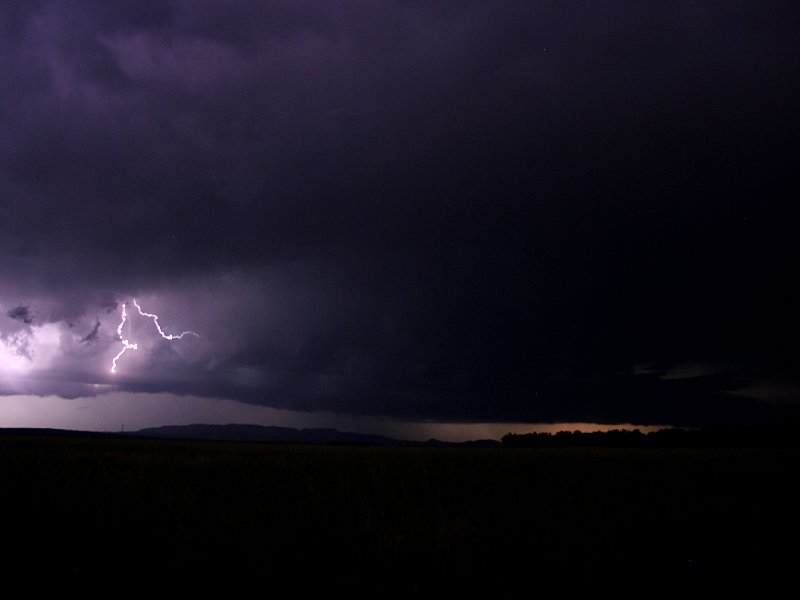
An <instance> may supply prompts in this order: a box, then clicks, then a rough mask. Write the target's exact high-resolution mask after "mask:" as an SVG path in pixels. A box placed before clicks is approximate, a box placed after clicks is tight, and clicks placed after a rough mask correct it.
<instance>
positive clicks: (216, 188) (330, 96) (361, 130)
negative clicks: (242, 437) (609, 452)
mask: <svg viewBox="0 0 800 600" xmlns="http://www.w3.org/2000/svg"><path fill="white" fill-rule="evenodd" d="M798 31H800V8H798V7H797V3H796V2H795V1H793V0H787V1H768V0H759V1H752V2H745V1H733V0H720V1H716V2H714V1H702V0H687V1H685V2H681V1H674V2H664V1H661V0H659V1H647V0H630V1H621V0H609V1H604V2H596V1H592V0H585V1H555V0H553V1H539V0H531V1H527V2H518V1H517V2H511V1H509V2H504V1H501V0H486V1H456V0H453V1H444V0H443V1H436V2H431V1H428V0H424V1H423V0H419V1H414V0H383V1H366V0H364V1H349V2H320V1H317V0H313V1H298V0H292V1H289V0H286V1H282V2H277V1H270V2H263V1H255V0H253V1H246V0H242V1H237V2H226V3H220V2H198V1H194V0H192V1H189V0H186V1H183V2H179V1H175V2H163V1H152V2H143V1H141V0H135V1H130V2H121V1H115V2H106V1H102V0H97V1H96V2H90V1H85V2H79V1H75V2H69V1H65V2H13V1H8V2H3V3H2V6H0V427H2V426H11V425H21V424H24V425H27V426H37V425H41V426H48V425H50V424H52V423H53V421H52V420H51V416H52V415H53V414H54V412H57V411H59V410H68V411H72V412H71V413H70V414H72V415H73V416H72V417H70V419H72V420H71V421H69V423H68V424H69V425H70V426H72V427H74V428H101V429H102V428H108V429H114V428H117V427H119V425H120V424H121V423H125V422H129V423H136V422H137V420H136V414H137V411H142V410H145V409H144V408H143V407H148V408H147V410H148V411H150V412H149V413H148V414H149V415H150V416H149V417H148V418H149V419H150V421H149V422H148V424H168V423H175V422H198V421H203V420H205V419H204V417H207V416H208V414H207V413H200V412H193V410H199V408H197V407H199V406H201V405H202V406H204V407H206V408H205V409H204V410H215V409H214V408H213V407H218V408H217V409H216V412H215V415H216V416H215V419H216V420H217V421H218V422H228V421H232V422H241V421H242V420H243V419H247V418H255V417H252V414H255V413H252V411H253V410H256V409H258V407H267V408H265V409H264V410H265V411H266V410H270V411H272V410H273V409H278V410H277V411H275V412H274V414H276V415H277V414H283V415H284V416H285V415H288V414H292V415H295V417H294V418H296V419H297V420H296V421H294V423H295V424H303V423H312V420H306V421H303V415H306V416H307V417H308V418H309V419H311V417H313V424H315V425H322V424H325V423H328V424H331V425H334V426H338V427H340V428H344V429H347V427H345V426H343V425H342V423H341V422H340V421H337V419H342V418H352V419H359V418H376V419H377V418H379V419H388V420H392V419H399V420H407V421H414V422H421V421H426V422H439V421H441V422H444V423H461V422H477V423H486V422H500V423H514V422H519V423H553V422H591V423H606V424H613V423H634V424H640V425H647V424H651V425H653V424H659V425H661V424H676V425H701V424H709V423H713V424H717V423H765V422H785V421H787V420H788V419H794V418H796V417H797V415H798V412H800V411H799V410H798V407H800V374H799V373H800V372H799V371H798V364H800V362H798V361H800V345H799V344H798V342H799V341H800V316H799V315H800V291H798V289H800V286H797V277H798V276H797V265H798V264H799V261H798V259H800V244H798V234H797V230H798V222H800V221H799V220H798V219H799V218H800V205H799V204H798V194H797V187H798V185H797V172H798V139H800V137H798V134H800V127H799V125H800V118H799V117H798V106H800V94H799V93H798V90H799V89H800V85H798V83H799V82H798V78H799V75H800V69H798V64H800V62H799V59H800V36H798V35H797V33H798ZM134 298H135V299H136V300H137V301H138V303H139V305H140V306H141V307H142V309H143V311H145V312H150V313H152V314H158V316H159V324H160V325H161V327H162V328H163V331H164V332H165V334H179V333H181V332H182V331H184V330H191V331H193V332H196V333H197V334H198V335H199V337H194V336H191V335H188V336H184V338H182V339H179V340H177V339H176V340H165V339H162V338H161V337H160V336H159V334H158V331H157V329H156V328H155V323H154V322H153V320H152V319H151V318H147V317H143V316H141V315H139V314H138V312H137V311H136V309H135V307H134V306H133V304H132V302H133V299H134ZM123 303H124V304H125V306H126V310H127V314H128V320H127V321H126V323H125V324H124V325H123V327H122V330H121V331H122V334H123V335H122V338H123V339H126V340H128V343H130V344H136V345H137V349H136V350H133V349H129V350H127V351H126V352H125V353H124V354H123V355H122V356H121V357H120V358H119V360H118V367H117V369H116V372H115V373H111V372H110V371H111V366H112V359H113V358H114V356H115V355H117V354H118V353H119V352H120V351H121V350H122V349H123V347H124V346H123V342H122V341H121V340H120V336H118V335H117V328H118V326H119V325H120V322H121V311H122V307H123ZM104 403H113V404H114V406H116V407H117V408H116V410H117V412H115V413H114V414H113V415H110V416H108V418H107V419H106V420H105V421H103V420H102V419H100V420H98V417H97V416H96V415H94V416H93V414H92V413H93V411H94V413H97V412H98V411H102V410H103V406H104ZM193 406H194V407H195V408H192V407H193ZM209 406H210V407H212V408H211V409H208V407H209ZM73 409H74V410H73ZM79 409H81V410H79ZM259 410H260V409H259ZM282 411H283V412H282ZM297 411H299V412H297ZM258 414H260V415H262V417H263V415H266V414H268V413H267V412H263V411H262V412H260V413H258ZM269 414H273V413H269ZM248 415H250V416H249V417H248ZM298 415H299V416H298ZM326 415H327V417H326ZM326 419H327V421H326ZM261 420H262V422H267V421H269V420H268V419H266V420H265V419H264V418H261ZM65 422H66V421H65ZM59 423H61V422H59ZM276 424H280V423H277V422H276Z"/></svg>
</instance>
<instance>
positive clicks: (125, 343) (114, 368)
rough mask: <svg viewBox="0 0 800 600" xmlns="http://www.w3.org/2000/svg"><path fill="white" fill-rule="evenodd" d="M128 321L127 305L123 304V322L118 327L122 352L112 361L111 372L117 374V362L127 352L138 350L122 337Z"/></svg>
mask: <svg viewBox="0 0 800 600" xmlns="http://www.w3.org/2000/svg"><path fill="white" fill-rule="evenodd" d="M127 320H128V311H127V310H126V309H125V303H124V302H123V303H122V320H121V321H120V322H119V325H118V326H117V335H118V336H119V339H120V341H121V342H122V350H120V351H119V353H118V354H117V355H116V356H115V357H114V359H113V360H112V361H111V372H112V373H116V372H117V361H118V360H119V359H120V358H121V357H122V355H123V354H125V351H126V350H137V349H138V346H137V344H131V343H130V342H129V341H128V340H126V339H125V338H123V337H122V326H123V325H125V321H127Z"/></svg>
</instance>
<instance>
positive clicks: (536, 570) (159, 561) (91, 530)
mask: <svg viewBox="0 0 800 600" xmlns="http://www.w3.org/2000/svg"><path fill="white" fill-rule="evenodd" d="M798 459H800V454H798V451H796V450H733V449H727V450H726V449H720V450H676V449H672V450H654V449H636V450H631V449H591V448H583V449H508V448H498V449H453V448H351V447H324V446H313V447H303V446H269V445H248V444H215V443H199V442H192V443H185V442H163V441H147V440H137V439H114V438H109V439H103V438H95V439H88V438H87V439H82V438H34V437H0V510H2V513H1V514H2V515H4V521H5V524H4V526H3V535H2V547H3V556H2V568H3V569H4V573H5V575H6V576H9V575H18V576H22V575H21V574H25V577H29V576H31V574H32V573H42V572H44V573H50V574H51V576H52V577H53V578H55V579H54V580H58V581H63V582H65V583H66V584H70V585H83V584H86V583H90V582H96V581H97V580H98V574H102V575H103V576H104V577H108V578H109V579H113V580H114V581H137V582H139V583H140V584H143V585H149V584H150V583H151V582H155V581H160V579H161V578H163V577H167V578H168V579H169V580H171V581H172V582H173V583H174V582H178V581H191V582H193V583H194V584H198V583H200V584H202V583H203V582H206V581H207V582H209V584H211V583H214V584H220V583H223V584H224V585H229V584H230V585H234V584H236V582H250V583H252V582H259V584H260V585H263V586H266V587H267V588H277V587H286V586H298V587H299V588H302V589H311V588H315V589H316V588H318V589H327V588H337V589H342V590H350V591H352V592H353V593H369V594H380V593H382V592H385V593H394V592H402V593H408V594H412V595H413V594H426V593H428V592H440V593H444V592H459V591H462V592H476V591H483V592H487V593H493V594H496V595H503V593H504V592H510V590H512V589H518V587H519V586H520V585H531V584H532V583H533V582H537V583H539V582H550V583H553V582H558V581H569V582H571V583H581V584H583V583H586V584H591V583H593V582H597V583H600V582H609V581H625V580H628V579H630V578H631V577H641V576H647V577H650V578H651V579H652V580H653V581H659V582H664V583H667V584H674V585H676V586H683V585H695V584H698V583H709V582H710V583H712V584H718V583H721V582H723V583H724V582H731V581H736V580H737V578H738V579H742V578H747V577H748V576H749V575H753V574H758V575H759V576H768V577H772V578H776V577H781V576H786V575H787V574H788V573H790V572H792V571H793V569H794V566H795V564H794V562H795V558H796V556H795V554H794V553H792V552H788V553H787V551H786V549H785V548H786V544H787V542H792V543H793V541H794V539H797V534H798V533H800V527H798V517H797V510H798V506H800V503H798V500H800V498H799V497H798V491H797V486H796V484H795V479H796V474H797V473H798V472H800V471H798V466H800V465H799V463H800V460H798Z"/></svg>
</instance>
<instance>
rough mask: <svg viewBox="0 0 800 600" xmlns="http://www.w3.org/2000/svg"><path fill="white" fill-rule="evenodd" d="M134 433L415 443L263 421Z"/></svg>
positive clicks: (189, 437) (173, 436) (285, 441)
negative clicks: (267, 423)
mask: <svg viewBox="0 0 800 600" xmlns="http://www.w3.org/2000/svg"><path fill="white" fill-rule="evenodd" d="M134 435H140V436H144V437H155V438H169V439H181V440H210V441H226V442H272V443H281V444H355V445H365V446H366V445H371V446H401V445H412V444H414V442H407V441H403V440H395V439H392V438H388V437H385V436H382V435H369V434H363V433H349V432H342V431H337V430H336V429H293V428H291V427H272V426H263V425H237V424H230V425H203V424H194V425H165V426H163V427H150V428H146V429H140V430H139V431H136V432H134Z"/></svg>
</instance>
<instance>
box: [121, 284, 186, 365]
mask: <svg viewBox="0 0 800 600" xmlns="http://www.w3.org/2000/svg"><path fill="white" fill-rule="evenodd" d="M133 305H134V306H135V307H136V310H138V311H139V314H140V315H141V316H143V317H146V318H148V319H153V324H154V325H155V326H156V329H157V330H158V333H159V335H160V336H161V337H162V338H164V339H165V340H179V339H181V338H182V337H183V336H185V335H193V336H195V337H200V336H199V335H198V334H196V333H195V332H194V331H183V332H181V333H179V334H177V335H176V334H169V333H164V330H163V329H161V325H160V324H159V322H158V315H154V314H152V313H148V312H144V311H143V310H142V307H141V306H139V303H138V302H136V298H134V299H133ZM127 320H128V309H127V306H126V304H125V303H124V302H123V303H122V320H121V321H120V322H119V325H118V326H117V337H119V341H120V342H121V343H122V350H120V351H119V352H118V353H117V355H116V356H115V357H114V358H113V359H112V361H111V372H112V373H116V372H117V362H118V361H119V359H120V358H122V355H123V354H125V352H126V351H128V350H138V349H139V345H138V344H135V343H131V342H130V340H128V339H127V338H125V337H123V335H122V328H123V327H124V325H125V322H126V321H127Z"/></svg>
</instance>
